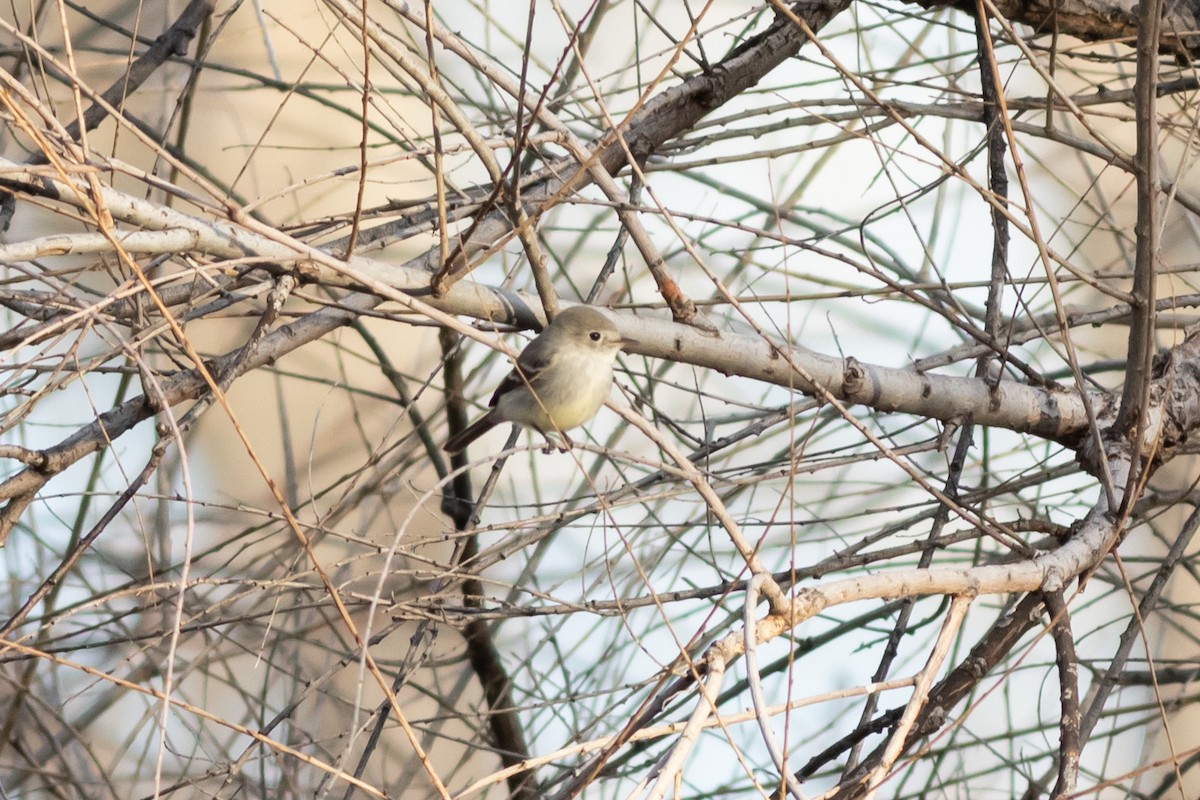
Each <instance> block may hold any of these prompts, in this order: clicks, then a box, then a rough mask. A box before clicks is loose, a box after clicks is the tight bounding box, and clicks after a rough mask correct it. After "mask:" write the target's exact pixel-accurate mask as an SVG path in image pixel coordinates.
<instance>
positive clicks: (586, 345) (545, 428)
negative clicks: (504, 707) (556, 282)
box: [442, 306, 637, 453]
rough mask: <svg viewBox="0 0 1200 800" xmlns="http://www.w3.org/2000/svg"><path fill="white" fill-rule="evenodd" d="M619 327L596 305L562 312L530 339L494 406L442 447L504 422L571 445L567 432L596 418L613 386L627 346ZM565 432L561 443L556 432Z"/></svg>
mask: <svg viewBox="0 0 1200 800" xmlns="http://www.w3.org/2000/svg"><path fill="white" fill-rule="evenodd" d="M629 344H637V342H636V341H635V340H633V339H624V338H622V337H621V332H620V331H618V330H617V326H616V325H614V324H613V323H612V321H611V320H610V319H609V318H608V317H607V316H605V315H604V314H603V313H601V312H600V311H597V310H596V309H594V308H592V307H590V306H571V307H570V308H567V309H564V310H562V311H560V312H559V313H558V315H557V316H556V317H555V318H554V320H553V321H552V322H551V323H550V324H549V325H548V326H546V329H545V330H544V331H542V332H541V333H540V334H538V335H537V337H536V338H534V340H533V341H532V342H530V343H529V344H528V345H527V346H526V347H525V349H524V350H522V351H521V355H520V356H518V357H517V365H516V367H515V368H514V369H513V371H512V372H510V373H509V374H508V376H507V377H505V379H504V380H503V381H501V382H500V385H499V386H498V387H496V391H495V393H494V394H493V395H492V399H491V400H490V401H489V402H488V405H489V406H491V410H490V411H488V413H486V414H484V415H483V416H482V417H480V418H479V419H477V420H475V421H474V422H472V423H471V424H470V425H468V426H467V427H466V428H464V429H463V430H461V431H459V432H458V433H457V434H456V435H454V436H453V437H451V438H450V440H449V441H447V442H446V444H445V445H443V446H442V449H443V450H445V451H446V452H448V453H457V452H459V451H460V450H462V449H463V448H465V447H466V446H467V445H469V444H470V443H471V442H473V441H475V440H476V439H478V438H479V437H480V436H482V435H483V434H485V433H487V432H488V431H490V430H491V429H492V428H494V427H496V426H497V425H499V424H500V423H502V422H512V423H514V424H517V425H522V426H524V427H526V428H533V429H534V430H536V431H537V432H538V433H540V434H541V435H542V436H543V437H545V439H546V447H545V449H544V451H543V452H546V453H549V452H550V450H551V449H552V448H555V447H557V448H558V449H559V450H560V451H565V450H568V449H570V447H571V444H572V443H571V439H570V437H568V436H567V434H566V432H567V431H568V430H570V429H571V428H576V427H578V426H580V425H582V424H583V423H585V422H587V421H588V420H590V419H591V418H592V417H594V416H595V415H596V412H597V411H599V410H600V406H602V405H604V400H605V398H607V397H608V390H609V388H610V387H611V386H612V377H613V362H614V361H616V358H617V353H618V352H620V350H621V348H622V347H624V346H625V345H629ZM552 434H553V435H554V436H556V437H559V438H560V439H561V442H555V441H553V440H552V439H551V438H550V437H551V435H552Z"/></svg>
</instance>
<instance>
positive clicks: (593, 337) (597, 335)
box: [588, 331, 600, 342]
mask: <svg viewBox="0 0 1200 800" xmlns="http://www.w3.org/2000/svg"><path fill="white" fill-rule="evenodd" d="M588 338H589V339H591V340H592V341H593V342H598V341H600V331H592V332H591V333H589V334H588Z"/></svg>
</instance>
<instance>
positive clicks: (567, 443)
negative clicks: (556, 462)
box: [537, 428, 575, 455]
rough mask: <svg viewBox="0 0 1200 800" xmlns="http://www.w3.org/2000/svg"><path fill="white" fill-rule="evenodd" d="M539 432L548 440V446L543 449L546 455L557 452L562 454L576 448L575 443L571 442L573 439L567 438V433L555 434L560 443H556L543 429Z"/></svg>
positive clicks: (538, 430)
mask: <svg viewBox="0 0 1200 800" xmlns="http://www.w3.org/2000/svg"><path fill="white" fill-rule="evenodd" d="M537 432H538V433H540V434H541V435H542V438H544V439H545V440H546V446H545V447H543V448H542V452H543V453H545V454H546V455H549V454H550V453H553V452H554V451H555V450H557V451H558V452H560V453H565V452H567V451H568V450H570V449H571V448H572V447H574V446H575V443H574V442H572V441H571V437H570V436H567V434H566V432H565V431H556V432H555V436H556V437H558V439H559V441H555V440H554V439H553V438H551V436H550V433H549V432H548V431H544V430H542V429H541V428H538V429H537Z"/></svg>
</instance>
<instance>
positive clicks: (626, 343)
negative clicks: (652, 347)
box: [618, 338, 641, 347]
mask: <svg viewBox="0 0 1200 800" xmlns="http://www.w3.org/2000/svg"><path fill="white" fill-rule="evenodd" d="M618 344H620V345H621V347H628V346H629V345H631V344H641V342H639V341H638V340H637V339H629V338H621V339H619V340H618Z"/></svg>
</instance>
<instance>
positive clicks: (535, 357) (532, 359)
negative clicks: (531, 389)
mask: <svg viewBox="0 0 1200 800" xmlns="http://www.w3.org/2000/svg"><path fill="white" fill-rule="evenodd" d="M548 355H549V353H548V351H547V347H546V345H545V340H544V339H543V338H542V337H541V336H538V337H537V338H535V339H534V340H533V341H532V342H530V343H529V344H528V345H527V346H526V347H525V349H524V350H522V351H521V355H519V356H518V357H517V367H516V369H514V370H513V371H512V372H510V373H508V374H507V375H505V376H504V380H502V381H500V385H499V386H497V387H496V391H494V392H492V399H491V400H488V406H489V407H494V406H495V405H496V403H497V402H498V401H499V399H500V395H502V394H504V393H505V392H511V391H512V390H513V389H517V388H520V387H522V386H525V385H527V384H531V383H533V380H534V379H535V378H536V377H537V375H538V373H539V372H541V371H542V369H544V368H545V366H546V364H547V363H548V362H549V358H548V357H547V356H548ZM517 370H520V372H518V371H517ZM522 376H523V377H522Z"/></svg>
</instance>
